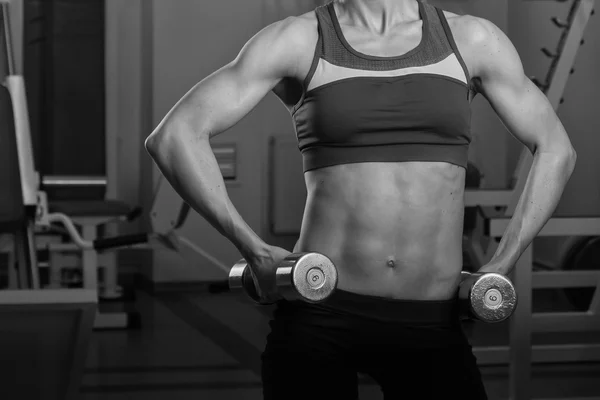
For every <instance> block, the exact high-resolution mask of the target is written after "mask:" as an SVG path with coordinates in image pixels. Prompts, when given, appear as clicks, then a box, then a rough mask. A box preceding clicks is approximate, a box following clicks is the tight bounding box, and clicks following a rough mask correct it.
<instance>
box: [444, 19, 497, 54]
mask: <svg viewBox="0 0 600 400" xmlns="http://www.w3.org/2000/svg"><path fill="white" fill-rule="evenodd" d="M444 15H445V16H446V20H447V21H448V25H449V26H450V30H451V31H452V36H454V40H455V41H456V42H457V45H461V46H462V47H468V48H469V49H476V50H483V49H484V48H488V49H492V48H493V47H495V46H497V45H498V44H499V43H500V42H501V41H502V40H506V35H505V34H504V32H502V30H501V29H500V28H499V27H498V26H496V25H495V24H494V23H493V22H491V21H489V20H487V19H485V18H481V17H475V16H473V15H469V14H465V15H458V14H454V13H452V12H449V11H444Z"/></svg>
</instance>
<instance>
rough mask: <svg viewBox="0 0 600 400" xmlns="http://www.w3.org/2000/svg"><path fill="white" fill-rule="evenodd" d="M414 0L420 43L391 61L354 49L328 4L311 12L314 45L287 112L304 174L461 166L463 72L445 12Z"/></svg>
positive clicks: (466, 117) (467, 116) (465, 141)
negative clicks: (396, 165) (387, 165)
mask: <svg viewBox="0 0 600 400" xmlns="http://www.w3.org/2000/svg"><path fill="white" fill-rule="evenodd" d="M417 2H418V4H419V13H420V16H421V19H422V20H423V33H422V38H421V42H420V43H419V45H418V46H417V47H415V48H414V49H412V50H410V51H409V52H407V53H405V54H403V55H400V56H396V57H380V56H372V55H367V54H363V53H361V52H359V51H357V50H355V49H354V48H352V46H350V44H349V43H348V42H347V41H346V39H345V38H344V35H343V33H342V30H341V28H340V24H339V21H338V19H337V16H336V13H335V9H334V7H333V5H334V2H333V1H331V2H329V3H327V4H325V5H322V6H319V7H317V8H316V9H315V13H316V16H317V20H318V41H317V45H316V48H315V52H314V57H313V61H312V64H311V67H310V70H309V73H308V74H307V76H306V78H305V80H304V82H303V86H304V87H303V92H302V96H301V98H300V100H299V101H298V103H297V104H296V105H295V106H294V108H293V109H292V118H293V121H294V128H295V132H296V137H297V139H298V148H299V150H300V152H301V154H302V159H303V169H304V172H306V171H310V170H313V169H318V168H323V167H328V166H332V165H338V164H347V163H359V162H401V161H443V162H448V163H452V164H455V165H459V166H462V167H464V168H466V165H467V153H468V148H469V144H470V142H471V134H470V120H471V109H470V103H469V88H470V77H469V72H468V70H467V68H466V65H465V62H464V60H463V59H462V57H461V55H460V53H459V51H458V49H457V47H456V43H455V41H454V38H453V37H452V32H451V31H450V27H449V26H448V22H447V20H446V18H445V16H444V13H443V11H442V10H441V9H439V8H437V7H435V6H433V5H429V4H425V3H423V2H422V1H421V0H417Z"/></svg>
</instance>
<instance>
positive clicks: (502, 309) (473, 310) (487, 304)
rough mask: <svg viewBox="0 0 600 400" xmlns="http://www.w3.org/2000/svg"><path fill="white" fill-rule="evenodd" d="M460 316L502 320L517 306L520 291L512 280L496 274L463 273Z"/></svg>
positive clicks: (460, 287)
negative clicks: (518, 291) (516, 289)
mask: <svg viewBox="0 0 600 400" xmlns="http://www.w3.org/2000/svg"><path fill="white" fill-rule="evenodd" d="M458 297H459V301H460V308H461V317H463V318H467V319H477V320H480V321H483V322H488V323H494V322H501V321H504V320H505V319H507V318H508V317H510V316H511V315H512V313H513V311H514V310H515V308H516V306H517V292H516V291H515V287H514V286H513V284H512V282H511V281H510V280H509V279H508V278H506V277H505V276H503V275H500V274H496V273H491V272H490V273H481V272H474V273H470V272H466V271H462V272H461V282H460V286H459V290H458Z"/></svg>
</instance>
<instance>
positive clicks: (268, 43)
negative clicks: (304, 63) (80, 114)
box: [161, 21, 291, 136]
mask: <svg viewBox="0 0 600 400" xmlns="http://www.w3.org/2000/svg"><path fill="white" fill-rule="evenodd" d="M283 23H284V22H283V21H282V22H280V23H276V24H273V25H271V26H268V27H266V28H265V29H263V30H262V31H260V32H259V33H257V34H256V35H255V36H254V37H252V38H251V39H250V40H249V41H248V42H247V43H246V44H245V46H244V47H243V48H242V50H241V51H240V53H239V54H238V56H237V57H236V58H235V59H234V60H233V61H231V62H230V63H228V64H226V65H224V66H223V67H221V68H220V69H218V70H216V71H215V72H213V73H212V74H210V75H209V76H207V77H206V78H204V79H202V80H201V81H200V82H198V83H197V84H195V85H194V86H193V87H192V88H191V89H190V90H189V91H188V92H187V93H186V94H185V95H184V96H183V97H182V98H181V99H180V100H179V101H178V102H177V103H176V104H175V106H174V107H173V108H172V109H171V110H170V111H169V113H168V114H167V115H166V117H165V118H164V120H163V121H162V122H161V125H162V126H169V125H170V126H173V125H175V126H182V125H183V126H185V127H186V128H189V129H191V130H192V131H193V132H195V133H201V134H209V135H210V136H214V135H216V134H219V133H221V132H223V131H225V130H227V129H228V128H230V127H232V126H233V125H235V124H236V123H237V122H239V121H240V120H241V119H242V118H243V117H244V116H246V114H248V113H249V112H250V111H251V110H252V109H253V108H254V107H255V106H256V105H257V104H258V103H259V102H260V101H261V100H262V99H263V98H264V96H265V95H266V94H267V93H268V92H269V91H270V90H271V89H273V87H275V85H277V83H278V82H279V81H280V80H281V79H282V78H284V77H285V76H286V75H287V74H288V71H289V70H290V69H291V62H290V57H289V55H287V54H285V52H286V51H288V52H289V50H288V49H286V47H285V46H282V43H281V42H282V40H284V39H282V38H281V37H280V35H281V33H282V32H281V31H282V30H285V29H286V28H285V27H284V26H282V24H283Z"/></svg>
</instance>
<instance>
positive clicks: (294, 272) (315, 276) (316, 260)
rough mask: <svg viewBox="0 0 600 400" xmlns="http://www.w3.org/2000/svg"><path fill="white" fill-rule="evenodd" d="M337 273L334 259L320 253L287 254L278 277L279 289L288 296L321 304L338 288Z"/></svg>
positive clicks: (276, 279) (282, 294) (279, 291)
mask: <svg viewBox="0 0 600 400" xmlns="http://www.w3.org/2000/svg"><path fill="white" fill-rule="evenodd" d="M337 281H338V274H337V269H336V268H335V266H334V264H333V262H332V261H331V260H330V259H329V258H328V257H327V256H325V255H323V254H320V253H298V254H292V255H290V256H288V257H286V258H285V259H284V260H283V261H282V262H281V264H280V265H279V268H277V273H276V277H275V282H276V285H277V292H278V293H279V294H280V295H281V296H283V297H284V298H286V299H289V300H291V299H298V300H304V301H307V302H310V303H318V302H321V301H323V300H325V299H327V298H328V297H329V296H330V295H331V294H332V293H333V292H334V291H335V288H336V287H337Z"/></svg>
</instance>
